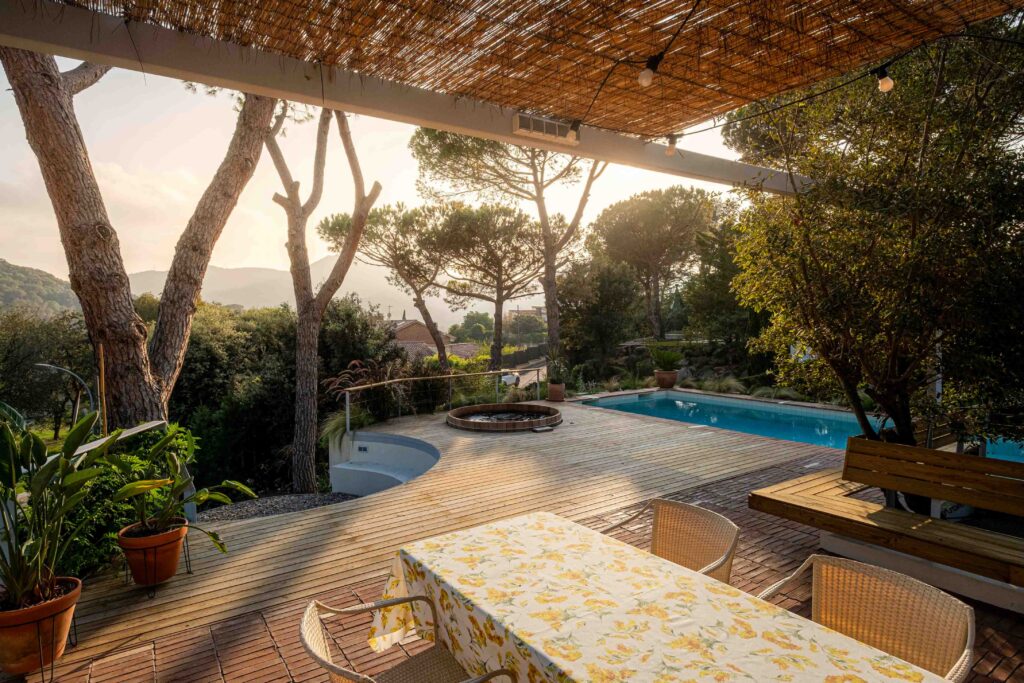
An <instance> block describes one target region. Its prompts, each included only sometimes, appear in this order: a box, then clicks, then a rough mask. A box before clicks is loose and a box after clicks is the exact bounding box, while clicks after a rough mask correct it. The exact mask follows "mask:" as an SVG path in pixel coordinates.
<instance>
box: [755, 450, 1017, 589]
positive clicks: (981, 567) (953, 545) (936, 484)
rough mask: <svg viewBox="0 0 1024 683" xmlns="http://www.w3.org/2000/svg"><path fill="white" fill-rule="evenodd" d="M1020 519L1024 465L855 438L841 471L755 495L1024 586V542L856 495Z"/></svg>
mask: <svg viewBox="0 0 1024 683" xmlns="http://www.w3.org/2000/svg"><path fill="white" fill-rule="evenodd" d="M876 486H877V487H882V488H888V489H896V490H899V491H904V492H908V493H916V494H919V495H922V496H930V497H932V498H938V499H942V500H948V501H953V502H957V503H964V504H968V505H973V506H975V507H977V508H982V509H986V510H994V511H998V512H1005V513H1008V514H1011V515H1016V516H1020V517H1021V518H1022V520H1021V525H1022V527H1024V464H1021V463H1015V462H1009V461H1003V460H996V459H991V458H980V457H977V456H970V455H960V454H957V453H949V452H946V451H937V450H932V449H929V448H918V447H914V446H902V445H896V444H889V443H882V442H879V441H869V440H867V439H861V438H851V439H850V440H849V441H848V442H847V451H846V460H845V463H844V467H843V469H842V470H838V469H834V470H824V471H821V472H815V473H814V474H809V475H807V476H804V477H799V478H797V479H793V480H790V481H784V482H782V483H779V484H776V485H774V486H769V487H767V488H763V489H760V490H757V491H753V492H751V493H750V496H749V499H748V504H749V506H750V507H751V508H752V509H754V510H760V511H762V512H767V513H769V514H773V515H777V516H779V517H784V518H786V519H790V520H793V521H796V522H801V523H803V524H807V525H809V526H813V527H816V528H818V529H822V530H823V531H827V532H831V533H833V534H838V535H840V536H842V537H846V538H849V539H855V540H856V541H861V542H864V543H868V544H872V545H875V546H880V547H882V548H887V549H890V550H895V551H898V552H901V553H905V554H907V555H911V556H914V557H918V558H922V559H925V560H929V561H931V562H936V563H939V564H942V565H947V566H949V567H953V568H955V569H959V570H963V571H965V572H969V573H970V574H976V575H980V576H983V577H987V578H989V579H994V580H995V581H999V582H1002V583H1005V584H1010V585H1011V586H1016V587H1024V539H1022V538H1019V537H1016V536H1010V535H1007V534H1001V533H996V532H993V531H988V530H985V529H980V528H977V527H972V526H969V525H966V524H961V523H956V522H951V521H947V520H942V519H936V518H934V517H928V516H925V515H920V514H915V513H912V512H907V511H905V510H902V509H896V508H892V507H886V506H885V505H883V504H880V503H877V502H872V501H868V500H861V499H859V498H856V497H853V496H854V495H855V494H857V493H860V492H862V491H864V490H866V489H869V488H871V487H876Z"/></svg>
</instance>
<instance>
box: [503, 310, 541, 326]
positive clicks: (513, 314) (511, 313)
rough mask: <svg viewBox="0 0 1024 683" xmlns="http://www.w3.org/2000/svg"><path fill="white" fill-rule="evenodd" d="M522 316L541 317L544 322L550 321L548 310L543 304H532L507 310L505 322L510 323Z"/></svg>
mask: <svg viewBox="0 0 1024 683" xmlns="http://www.w3.org/2000/svg"><path fill="white" fill-rule="evenodd" d="M520 316H528V317H530V318H539V319H540V320H543V321H544V322H547V321H548V312H547V309H545V308H544V307H543V306H530V307H529V308H513V309H511V310H508V311H505V320H504V322H505V324H506V325H510V324H511V323H512V321H514V320H515V319H516V318H518V317H520Z"/></svg>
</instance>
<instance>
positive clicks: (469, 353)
mask: <svg viewBox="0 0 1024 683" xmlns="http://www.w3.org/2000/svg"><path fill="white" fill-rule="evenodd" d="M387 324H388V325H390V326H391V329H392V330H394V332H395V341H397V342H398V345H399V346H401V347H402V348H403V349H405V352H406V353H407V354H408V355H409V357H410V358H420V357H422V356H432V355H434V354H435V353H437V346H436V345H435V344H434V338H433V337H431V336H430V330H428V329H427V326H426V324H425V323H423V322H422V321H420V320H409V319H406V318H402V319H401V320H388V321H387ZM439 331H440V330H439ZM441 337H442V338H443V339H444V346H445V349H446V350H447V351H448V355H450V356H459V357H462V358H473V357H474V356H476V355H477V353H479V350H480V345H479V344H457V343H455V338H454V337H452V336H451V335H450V334H448V333H447V332H441Z"/></svg>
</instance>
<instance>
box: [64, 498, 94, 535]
mask: <svg viewBox="0 0 1024 683" xmlns="http://www.w3.org/2000/svg"><path fill="white" fill-rule="evenodd" d="M87 495H89V492H88V491H79V492H78V493H76V494H74V495H72V496H69V497H68V499H67V500H65V501H64V504H63V505H61V506H60V511H59V512H58V513H57V515H58V516H59V517H63V516H65V515H66V514H68V513H69V512H71V511H72V510H73V509H74V508H76V507H78V504H79V503H81V502H82V501H83V500H85V497H86V496H87ZM83 521H85V520H83ZM69 538H74V535H72V536H70V537H69Z"/></svg>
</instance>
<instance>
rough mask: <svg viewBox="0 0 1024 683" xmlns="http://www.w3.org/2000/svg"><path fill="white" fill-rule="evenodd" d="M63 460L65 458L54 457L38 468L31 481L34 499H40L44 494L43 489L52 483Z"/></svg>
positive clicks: (30, 488) (30, 490)
mask: <svg viewBox="0 0 1024 683" xmlns="http://www.w3.org/2000/svg"><path fill="white" fill-rule="evenodd" d="M62 460H63V458H54V459H52V460H50V461H49V462H47V463H46V464H45V465H43V466H42V467H40V468H39V469H38V470H36V473H35V474H34V475H33V476H32V481H30V482H29V492H30V493H31V494H32V500H38V499H39V498H40V497H41V496H42V495H43V489H45V488H46V487H48V486H49V485H50V482H51V481H52V480H53V476H54V475H55V474H56V473H57V468H58V467H60V463H61V461H62Z"/></svg>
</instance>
